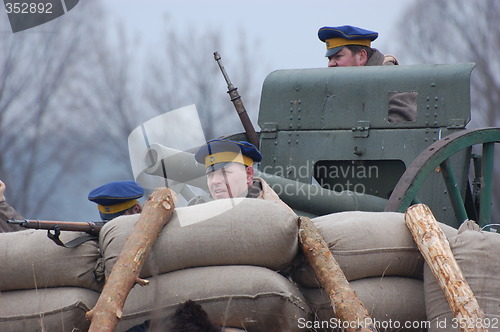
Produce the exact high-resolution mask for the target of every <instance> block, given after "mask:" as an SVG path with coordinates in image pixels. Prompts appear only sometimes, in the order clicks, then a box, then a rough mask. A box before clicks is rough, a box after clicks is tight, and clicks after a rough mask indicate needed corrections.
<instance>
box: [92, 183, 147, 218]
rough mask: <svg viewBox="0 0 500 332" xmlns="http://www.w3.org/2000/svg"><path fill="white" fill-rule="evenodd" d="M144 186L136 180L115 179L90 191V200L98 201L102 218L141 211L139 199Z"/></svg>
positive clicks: (142, 193)
mask: <svg viewBox="0 0 500 332" xmlns="http://www.w3.org/2000/svg"><path fill="white" fill-rule="evenodd" d="M143 195H144V188H142V187H141V186H139V185H138V184H137V183H136V182H134V181H114V182H110V183H107V184H105V185H102V186H100V187H98V188H95V189H94V190H92V191H91V192H90V193H89V201H91V202H94V203H97V209H98V210H99V214H100V215H101V218H102V220H111V219H113V218H116V217H118V216H121V215H127V214H136V213H141V211H142V208H141V205H140V204H139V201H138V199H139V198H141V197H142V196H143Z"/></svg>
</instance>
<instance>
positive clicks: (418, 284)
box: [300, 277, 426, 332]
mask: <svg viewBox="0 0 500 332" xmlns="http://www.w3.org/2000/svg"><path fill="white" fill-rule="evenodd" d="M350 285H351V287H352V288H353V289H354V290H355V291H356V293H357V294H358V296H359V298H360V300H361V302H363V304H364V306H365V307H366V309H367V310H368V313H369V314H370V317H371V318H372V319H373V321H372V322H373V323H374V325H375V326H376V327H378V330H379V331H423V330H425V324H426V316H425V301H424V290H423V282H422V281H421V280H417V279H413V278H404V277H383V278H365V279H359V280H354V281H351V282H350ZM300 290H301V292H302V294H303V295H304V297H305V298H306V301H307V303H308V304H309V306H310V307H311V310H312V311H313V313H314V315H315V317H316V322H315V323H310V324H315V325H310V326H313V327H314V326H315V327H316V328H317V331H328V332H330V331H337V330H340V329H337V327H339V326H340V327H342V325H341V323H340V322H339V321H338V319H336V316H335V314H334V313H333V309H332V306H331V303H330V299H329V297H328V294H327V293H326V292H325V291H324V290H323V289H322V288H301V289H300ZM367 323H369V322H367ZM335 324H337V325H335ZM344 330H345V329H344Z"/></svg>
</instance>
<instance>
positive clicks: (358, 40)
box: [318, 25, 417, 123]
mask: <svg viewBox="0 0 500 332" xmlns="http://www.w3.org/2000/svg"><path fill="white" fill-rule="evenodd" d="M377 37H378V33H377V32H375V31H370V30H365V29H361V28H357V27H353V26H350V25H343V26H339V27H322V28H320V29H319V31H318V38H319V39H320V40H321V41H322V42H324V43H325V44H326V55H325V56H326V57H327V58H328V67H351V66H382V65H398V64H399V63H398V60H397V59H396V58H395V57H394V56H392V55H384V54H382V53H381V52H380V51H379V50H377V49H375V48H372V47H371V42H372V41H374V40H375V39H377ZM416 105H417V102H416V96H415V94H412V93H406V92H402V93H398V94H395V95H394V96H392V97H391V99H390V100H389V110H388V116H387V119H388V121H389V122H390V123H397V122H412V121H415V120H416V117H417V106H416Z"/></svg>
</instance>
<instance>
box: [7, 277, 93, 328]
mask: <svg viewBox="0 0 500 332" xmlns="http://www.w3.org/2000/svg"><path fill="white" fill-rule="evenodd" d="M98 298H99V293H98V292H94V291H91V290H88V289H84V288H76V287H59V288H47V289H30V290H18V291H9V292H1V293H0V331H15V332H18V331H29V332H42V331H43V332H45V331H50V332H74V331H87V330H88V328H89V326H90V322H89V321H87V320H86V319H85V313H86V312H87V311H88V310H90V309H91V308H93V307H94V305H95V304H96V303H97V299H98Z"/></svg>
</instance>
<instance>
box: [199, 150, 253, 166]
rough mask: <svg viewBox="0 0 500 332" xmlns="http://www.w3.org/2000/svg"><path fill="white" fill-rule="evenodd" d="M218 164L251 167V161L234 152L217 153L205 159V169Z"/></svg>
mask: <svg viewBox="0 0 500 332" xmlns="http://www.w3.org/2000/svg"><path fill="white" fill-rule="evenodd" d="M218 163H240V164H243V165H246V166H252V165H253V159H252V158H249V157H247V156H244V155H242V154H241V153H236V152H229V151H226V152H217V153H214V154H210V155H208V156H206V157H205V167H208V166H211V165H213V164H218Z"/></svg>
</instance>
